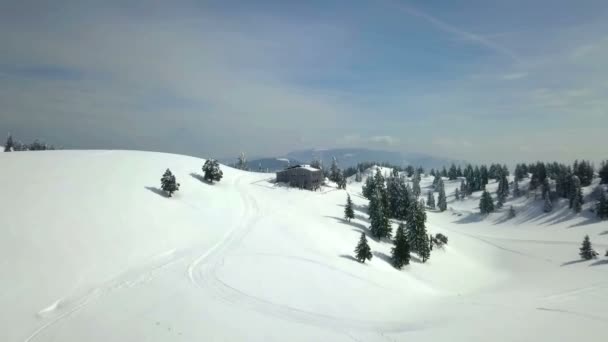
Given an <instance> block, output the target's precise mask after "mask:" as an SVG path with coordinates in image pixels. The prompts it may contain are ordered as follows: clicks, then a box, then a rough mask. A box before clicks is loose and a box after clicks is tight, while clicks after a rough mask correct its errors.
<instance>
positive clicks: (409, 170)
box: [405, 165, 416, 177]
mask: <svg viewBox="0 0 608 342" xmlns="http://www.w3.org/2000/svg"><path fill="white" fill-rule="evenodd" d="M415 171H416V170H414V167H413V166H412V165H408V166H407V167H406V168H405V172H406V173H407V176H408V177H412V176H413V175H414V172H415Z"/></svg>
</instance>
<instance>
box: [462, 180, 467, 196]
mask: <svg viewBox="0 0 608 342" xmlns="http://www.w3.org/2000/svg"><path fill="white" fill-rule="evenodd" d="M467 189H468V187H467V184H466V183H465V181H464V179H463V180H462V181H460V196H461V197H462V198H463V199H464V197H465V196H466V195H467Z"/></svg>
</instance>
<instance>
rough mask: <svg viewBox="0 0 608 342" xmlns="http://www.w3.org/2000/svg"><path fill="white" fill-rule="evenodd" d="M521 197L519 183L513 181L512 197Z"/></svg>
mask: <svg viewBox="0 0 608 342" xmlns="http://www.w3.org/2000/svg"><path fill="white" fill-rule="evenodd" d="M519 196H521V191H520V190H519V182H518V181H517V179H515V180H514V181H513V197H519Z"/></svg>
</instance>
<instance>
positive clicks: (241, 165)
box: [236, 152, 249, 171]
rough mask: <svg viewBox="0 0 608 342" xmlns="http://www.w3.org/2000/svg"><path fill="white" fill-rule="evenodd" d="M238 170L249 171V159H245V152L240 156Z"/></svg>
mask: <svg viewBox="0 0 608 342" xmlns="http://www.w3.org/2000/svg"><path fill="white" fill-rule="evenodd" d="M236 168H237V169H239V170H245V171H247V170H249V168H248V167H247V158H246V157H245V152H241V154H240V155H239V157H238V159H237V162H236Z"/></svg>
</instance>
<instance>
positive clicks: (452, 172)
mask: <svg viewBox="0 0 608 342" xmlns="http://www.w3.org/2000/svg"><path fill="white" fill-rule="evenodd" d="M448 177H449V179H450V180H455V179H456V178H458V170H456V165H455V164H454V163H452V165H451V166H450V171H448Z"/></svg>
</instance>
